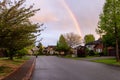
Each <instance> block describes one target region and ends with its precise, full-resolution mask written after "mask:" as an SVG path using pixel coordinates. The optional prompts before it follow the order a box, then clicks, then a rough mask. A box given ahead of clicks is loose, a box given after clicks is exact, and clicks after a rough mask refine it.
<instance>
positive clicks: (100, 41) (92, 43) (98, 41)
mask: <svg viewBox="0 0 120 80" xmlns="http://www.w3.org/2000/svg"><path fill="white" fill-rule="evenodd" d="M101 43H102V39H101V38H100V39H98V40H96V41H93V42H89V43H87V44H85V46H87V45H97V44H101Z"/></svg>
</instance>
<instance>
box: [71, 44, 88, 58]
mask: <svg viewBox="0 0 120 80" xmlns="http://www.w3.org/2000/svg"><path fill="white" fill-rule="evenodd" d="M73 49H74V52H73V53H74V55H75V56H78V57H85V56H86V52H85V49H86V47H85V46H81V45H77V46H74V47H73Z"/></svg>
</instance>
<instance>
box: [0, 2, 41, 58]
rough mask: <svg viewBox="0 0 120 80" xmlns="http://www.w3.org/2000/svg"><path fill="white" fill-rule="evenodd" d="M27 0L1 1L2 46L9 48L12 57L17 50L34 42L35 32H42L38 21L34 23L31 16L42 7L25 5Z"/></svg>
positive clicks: (0, 30) (0, 36) (0, 31)
mask: <svg viewBox="0 0 120 80" xmlns="http://www.w3.org/2000/svg"><path fill="white" fill-rule="evenodd" d="M25 1H26V0H19V1H14V2H13V1H12V0H3V1H2V2H0V42H1V44H0V47H1V48H7V49H8V50H9V54H10V55H9V56H10V58H11V59H12V57H13V55H14V54H15V53H16V51H17V50H21V49H23V48H24V47H27V46H29V45H32V44H34V42H35V40H36V37H37V36H35V35H34V33H38V34H39V33H40V31H41V29H40V26H39V24H38V23H36V24H33V23H32V22H31V21H30V17H32V16H34V15H35V12H37V11H39V10H40V9H33V5H30V6H29V7H28V8H26V7H25V6H23V4H24V3H25Z"/></svg>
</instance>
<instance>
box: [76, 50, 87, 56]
mask: <svg viewBox="0 0 120 80" xmlns="http://www.w3.org/2000/svg"><path fill="white" fill-rule="evenodd" d="M77 56H78V57H86V52H85V50H84V49H78V50H77Z"/></svg>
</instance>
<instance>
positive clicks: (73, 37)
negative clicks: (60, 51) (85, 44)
mask: <svg viewBox="0 0 120 80" xmlns="http://www.w3.org/2000/svg"><path fill="white" fill-rule="evenodd" d="M64 37H65V40H66V42H67V43H68V45H69V46H70V47H73V46H75V45H79V44H81V40H82V39H81V36H79V35H78V34H74V33H67V34H65V35H64Z"/></svg>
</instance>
